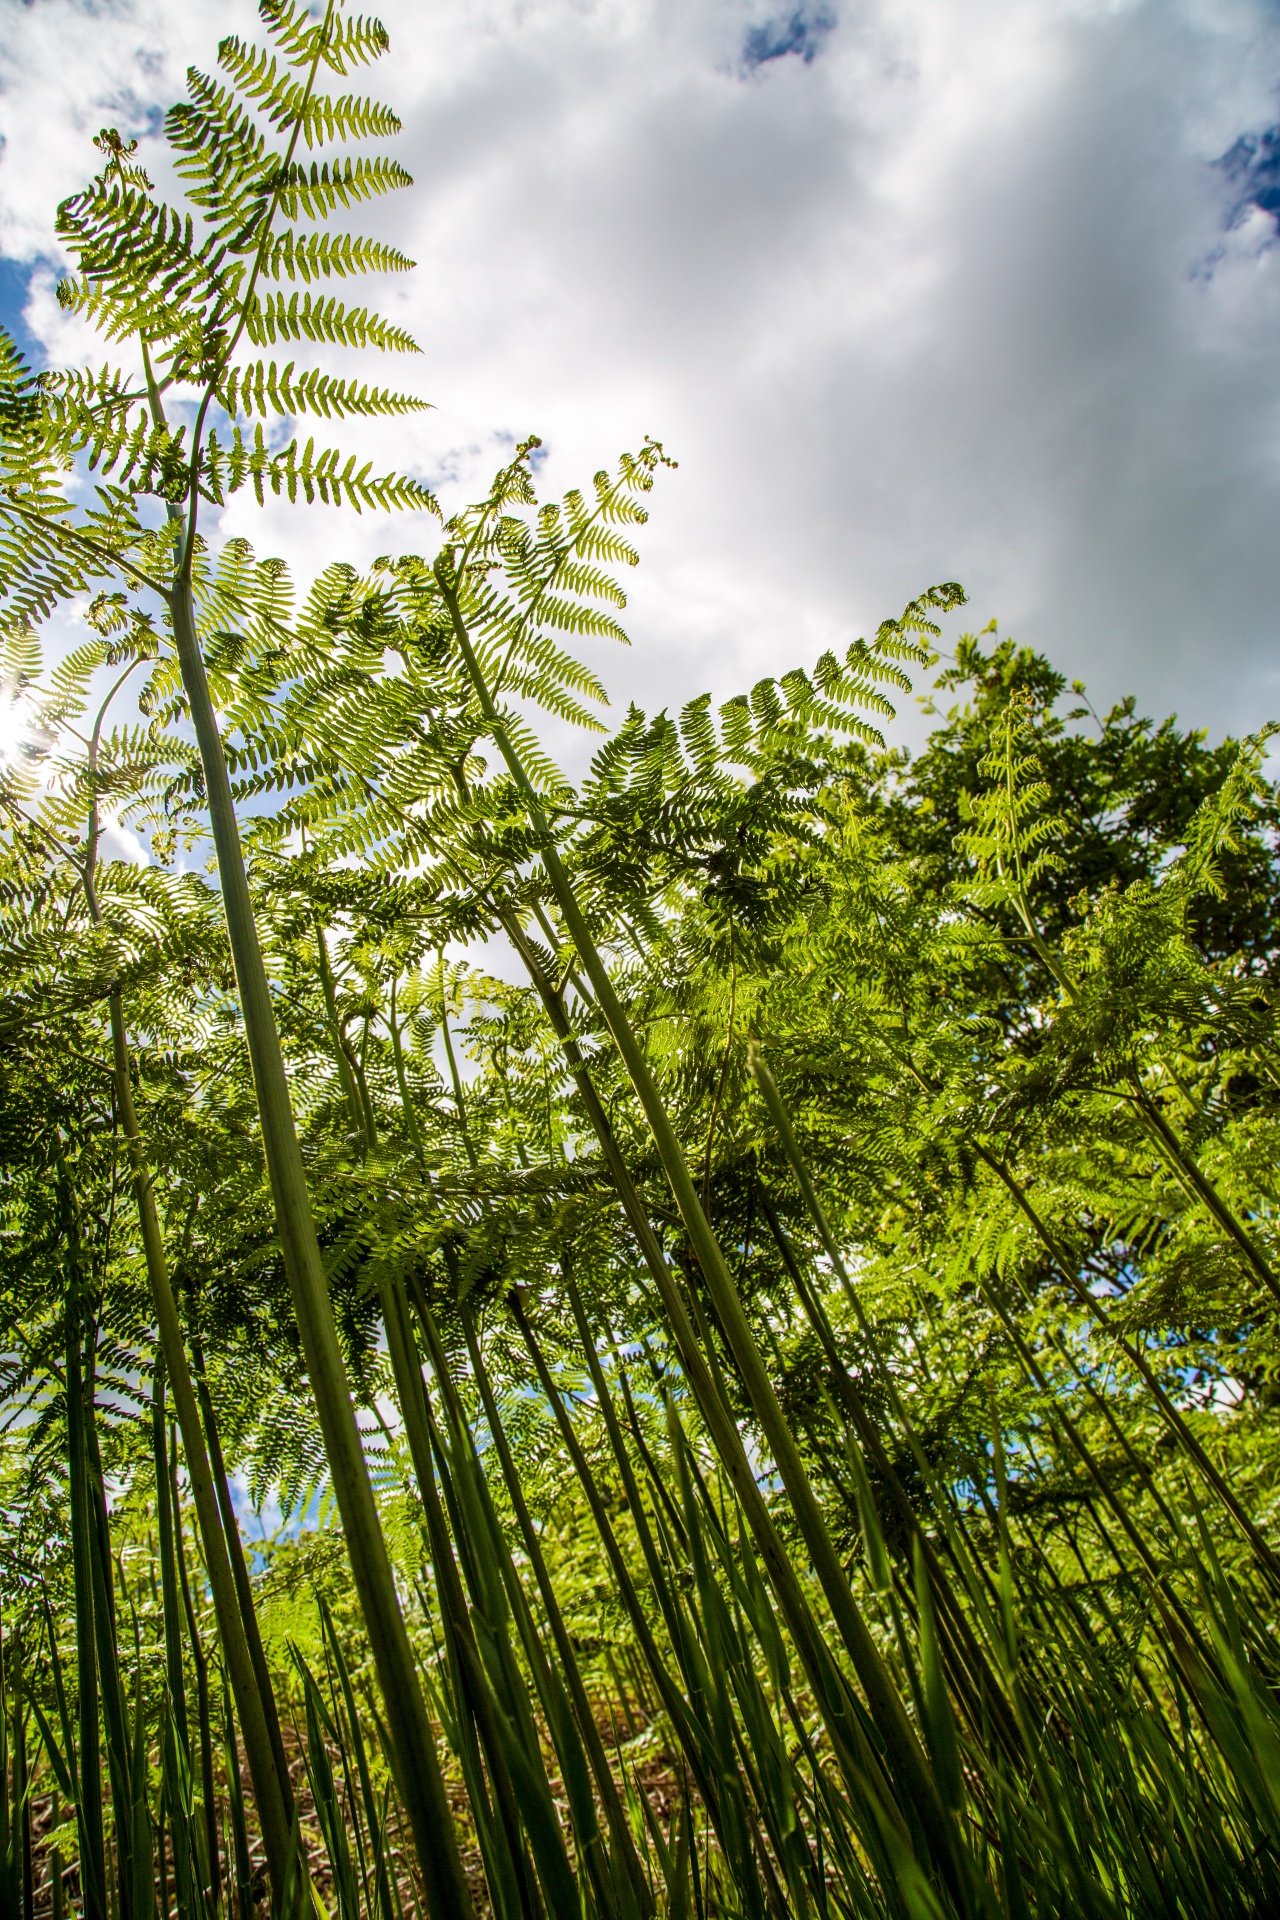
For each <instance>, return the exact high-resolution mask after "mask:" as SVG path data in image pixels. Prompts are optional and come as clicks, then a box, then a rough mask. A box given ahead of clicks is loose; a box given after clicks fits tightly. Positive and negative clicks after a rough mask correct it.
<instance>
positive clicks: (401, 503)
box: [201, 426, 439, 513]
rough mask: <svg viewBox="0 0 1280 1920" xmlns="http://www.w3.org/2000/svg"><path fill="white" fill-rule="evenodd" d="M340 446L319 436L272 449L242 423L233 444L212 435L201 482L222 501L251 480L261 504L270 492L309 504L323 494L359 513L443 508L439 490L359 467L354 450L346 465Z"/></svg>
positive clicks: (330, 501) (329, 501) (325, 498)
mask: <svg viewBox="0 0 1280 1920" xmlns="http://www.w3.org/2000/svg"><path fill="white" fill-rule="evenodd" d="M341 462H342V455H341V453H340V452H338V451H337V450H336V449H335V448H327V449H323V450H321V451H320V452H317V451H316V444H315V441H314V440H308V441H307V443H306V445H305V446H304V447H300V445H299V442H298V441H296V440H291V441H290V442H289V444H288V446H287V447H284V448H282V449H281V450H280V451H279V452H276V453H273V452H272V451H271V450H270V449H269V448H268V446H267V443H266V441H265V439H264V438H263V433H262V428H261V426H258V427H256V428H255V430H254V439H253V443H252V445H250V444H249V443H248V442H247V441H246V440H245V438H244V435H243V434H242V432H241V431H240V429H239V428H238V427H237V428H236V429H235V433H234V436H233V439H232V443H231V446H230V447H223V446H222V445H221V443H220V442H219V441H218V439H217V437H216V435H214V434H210V436H209V440H208V444H207V448H206V457H205V460H204V463H203V467H202V472H201V486H202V489H203V490H204V491H206V492H207V493H208V496H209V498H210V499H211V500H214V501H216V502H218V503H219V504H220V503H221V502H222V501H223V500H224V499H225V498H226V496H227V495H228V494H232V493H236V492H238V491H239V490H240V488H241V487H243V486H245V485H246V484H251V485H252V487H253V491H254V495H255V497H256V499H257V501H258V504H259V506H261V505H262V504H263V503H264V502H265V500H266V496H267V493H268V491H269V492H271V493H272V494H275V495H277V496H279V495H283V496H284V497H285V498H286V499H288V500H290V501H296V500H297V499H298V497H299V495H301V497H302V498H303V499H304V500H305V501H306V502H307V503H308V505H310V504H311V503H312V502H313V501H315V500H317V499H319V500H322V501H324V502H325V503H326V505H330V506H343V505H346V506H351V507H354V508H355V510H356V512H357V513H359V512H360V511H361V510H362V508H364V507H373V508H377V509H380V510H382V511H384V512H387V511H390V510H391V509H392V508H393V507H412V508H418V509H424V510H425V511H426V512H428V513H438V511H439V509H438V507H437V504H436V499H435V495H434V494H433V493H432V492H431V490H430V488H428V487H425V486H423V484H422V482H421V481H419V480H411V479H409V478H408V477H407V476H406V475H404V474H394V473H389V474H379V475H375V474H374V473H373V472H372V462H371V461H366V462H365V464H364V465H363V466H362V467H357V465H356V457H355V455H354V454H351V455H349V456H348V458H347V460H346V463H345V465H343V464H340V463H341Z"/></svg>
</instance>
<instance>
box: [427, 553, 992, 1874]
mask: <svg viewBox="0 0 1280 1920" xmlns="http://www.w3.org/2000/svg"><path fill="white" fill-rule="evenodd" d="M437 579H438V580H439V583H440V587H441V592H442V594H443V597H444V600H445V604H446V606H447V608H448V610H449V614H450V619H451V624H452V627H453V632H454V638H455V640H456V641H457V645H458V650H459V653H460V654H461V656H462V659H463V663H464V665H465V668H466V672H467V675H468V678H469V679H470V680H471V683H472V686H473V687H474V689H475V692H476V695H477V698H478V700H479V702H480V706H481V709H482V711H483V713H484V717H485V720H486V722H487V724H488V727H489V730H490V733H491V736H492V738H493V740H494V742H495V744H496V746H497V748H498V751H499V752H500V753H501V755H502V757H503V760H504V761H505V762H506V765H507V768H508V771H509V772H510V774H511V776H512V778H513V780H514V781H515V782H516V785H517V787H518V788H519V789H520V791H521V792H522V794H523V796H524V799H525V803H526V805H527V807H528V810H529V816H530V821H531V824H532V826H533V828H534V831H535V833H536V834H537V835H538V840H539V848H540V853H541V857H542V861H543V865H544V868H545V870H546V874H547V878H548V880H549V881H550V883H551V889H552V892H553V893H554V895H555V898H556V904H557V906H558V908H559V910H560V914H561V916H562V918H563V920H564V923H565V927H566V929H567V931H568V933H569V937H570V939H571V940H572V942H573V945H574V947H575V949H576V950H577V953H578V957H579V959H580V960H581V962H582V966H583V970H584V972H585V974H586V976H587V980H588V982H589V984H590V986H591V991H592V994H593V996H594V998H595V1002H596V1005H597V1006H598V1007H599V1009H600V1012H601V1014H602V1015H603V1017H604V1021H605V1024H606V1026H607V1027H608V1029H609V1032H610V1035H611V1036H612V1038H613V1042H614V1045H615V1047H616V1048H617V1050H618V1053H619V1055H620V1056H621V1059H622V1062H623V1065H624V1067H625V1068H626V1071H627V1076H628V1078H629V1079H630V1081H631V1084H632V1087H633V1089H634V1091H635V1093H636V1096H637V1098H638V1099H639V1101H640V1105H641V1108H642V1110H643V1112H644V1116H645V1119H646V1121H647V1123H648V1126H649V1131H650V1133H651V1135H652V1136H653V1141H654V1145H655V1146H656V1148H657V1150H658V1157H659V1159H660V1160H661V1162H662V1167H663V1171H664V1173H665V1174H666V1177H667V1181H668V1184H669V1185H670V1187H671V1191H672V1194H673V1197H674V1199H675V1202H676V1206H677V1208H678V1210H679V1213H680V1217H681V1219H682V1221H683V1222H684V1227H685V1231H686V1233H687V1234H688V1236H689V1240H690V1243H691V1245H692V1247H693V1250H694V1254H695V1256H696V1258H697V1261H698V1265H699V1266H700V1267H701V1269H702V1272H703V1276H704V1278H705V1279H706V1282H707V1287H708V1290H709V1292H710V1295H711V1299H712V1302H713V1304H714V1306H715V1309H716V1312H717V1314H718V1316H719V1318H720V1322H721V1325H722V1327H723V1328H724V1331H725V1335H726V1339H727V1340H728V1343H729V1347H730V1351H731V1352H732V1353H733V1356H734V1360H735V1362H736V1364H737V1366H738V1370H739V1373H740V1376H741V1378H742V1381H743V1384H744V1386H745V1388H746V1390H747V1394H748V1397H749V1399H750V1401H751V1406H752V1410H753V1412H754V1413H755V1416H756V1419H757V1420H758V1421H759V1423H760V1428H761V1431H762V1433H763V1435H764V1438H765V1441H766V1444H767V1446H768V1448H769V1451H770V1453H771V1454H772V1455H773V1458H774V1461H775V1463H776V1465H777V1468H778V1471H779V1473H780V1475H781V1477H782V1480H783V1484H784V1486H785V1487H786V1489H787V1493H788V1495H789V1497H790V1500H791V1505H792V1512H793V1515H794V1518H795V1520H796V1522H797V1524H798V1525H799V1527H800V1531H801V1533H802V1535H803V1537H804V1542H805V1545H806V1547H807V1549H808V1551H809V1554H810V1557H811V1559H812V1561H813V1565H814V1570H815V1572H816V1573H817V1575H818V1579H819V1581H820V1583H821V1586H822V1590H823V1593H824V1594H825V1595H826V1599H827V1604H828V1605H829V1606H830V1608H831V1611H832V1614H833V1616H834V1618H835V1621H836V1624H837V1627H838V1630H839V1633H840V1637H841V1640H842V1641H843V1643H844V1645H845V1648H846V1650H847V1651H848V1653H849V1656H850V1659H851V1660H852V1661H853V1664H854V1668H855V1671H856V1672H857V1675H858V1679H859V1681H860V1682H861V1685H862V1687H863V1690H864V1692H865V1693H866V1695H867V1700H868V1703H869V1705H870V1709H871V1714H872V1718H873V1719H874V1721H875V1723H876V1726H877V1728H878V1730H879V1732H880V1735H881V1738H882V1739H883V1740H884V1743H885V1748H886V1751H887V1755H888V1758H889V1762H890V1766H891V1768H892V1770H893V1772H894V1774H895V1775H896V1776H897V1778H898V1780H899V1782H900V1785H901V1787H902V1790H903V1791H904V1793H905V1795H906V1797H907V1799H908V1800H909V1802H910V1803H911V1805H912V1806H913V1808H914V1810H915V1813H916V1816H917V1818H918V1820H919V1822H920V1826H921V1828H922V1830H923V1832H924V1834H925V1836H926V1839H927V1844H928V1849H929V1853H930V1855H931V1856H932V1858H933V1861H934V1864H935V1866H936V1867H937V1870H938V1872H939V1873H940V1875H941V1876H942V1878H943V1880H944V1881H945V1882H946V1883H947V1884H948V1885H949V1886H950V1888H951V1889H952V1891H953V1894H955V1895H956V1896H957V1897H958V1898H959V1899H960V1900H961V1903H962V1905H963V1903H964V1896H963V1893H962V1891H961V1888H962V1875H961V1871H960V1868H959V1865H958V1861H957V1858H956V1852H955V1846H954V1841H953V1835H952V1831H951V1826H950V1822H949V1819H948V1816H947V1814H946V1812H945V1810H944V1808H943V1805H942V1801H941V1799H940V1797H939V1795H938V1791H937V1788H936V1785H935V1783H934V1780H933V1778H932V1775H931V1772H930V1769H929V1765H928V1761H927V1760H926V1758H925V1755H924V1753H923V1751H922V1749H921V1747H920V1744H919V1741H918V1740H917V1738H916V1735H915V1733H914V1731H913V1729H912V1726H911V1723H910V1721H909V1720H908V1718H907V1715H906V1712H905V1710H904V1708H903V1705H902V1700H901V1698H900V1696H899V1694H898V1692H897V1689H896V1688H895V1686H894V1684H893V1681H892V1679H891V1678H890V1675H889V1672H888V1669H887V1668H886V1666H885V1664H884V1661H883V1660H882V1658H881V1656H880V1652H879V1649H878V1648H877V1647H876V1645H875V1642H874V1640H873V1639H872V1637H871V1634H870V1632H869V1631H868V1629H867V1625H866V1622H865V1621H864V1620H863V1618H862V1615H861V1613H860V1612H859V1610H858V1605H857V1602H856V1601H855V1599H854V1597H853V1592H852V1589H851V1587H850V1585H849V1582H848V1580H847V1578H846V1576H845V1572H844V1569H843V1567H842V1566H841V1564H840V1560H839V1556H838V1555H837V1553H836V1550H835V1547H834V1545H833V1543H832V1540H831V1536H830V1534H829V1533H828V1531H827V1526H826V1522H825V1520H824V1519H823V1516H822V1510H821V1508H820V1507H819V1505H818V1501H817V1498H816V1496H815V1494H814V1491H813V1488H812V1486H811V1485H810V1482H809V1477H808V1474H807V1473H806V1471H805V1468H804V1463H803V1461H802V1460H801V1458H800V1452H799V1449H798V1447H797V1446H796V1442H795V1438H794V1436H793V1434H792V1432H791V1429H790V1427H789V1426H788V1424H787V1421H786V1418H785V1416H784V1414H783V1412H782V1409H781V1407H780V1406H779V1404H778V1399H777V1396H776V1394H775V1393H774V1390H773V1385H772V1383H771V1381H770V1380H769V1377H768V1374H767V1372H766V1371H765V1367H764V1364H763V1361H762V1360H761V1357H760V1351H759V1348H758V1347H757V1345H756V1341H755V1336H754V1335H753V1333H752V1331H751V1328H750V1324H749V1323H748V1321H747V1317H746V1315H745V1313H744V1312H743V1310H742V1303H741V1301H740V1300H739V1299H738V1295H737V1289H736V1288H735V1286H734V1283H733V1278H732V1275H731V1274H730V1272H729V1269H728V1266H727V1264H726V1262H725V1258H724V1255H723V1253H722V1252H721V1249H720V1245H719V1242H718V1241H717V1239H716V1237H715V1234H714V1233H713V1232H712V1230H711V1228H710V1226H709V1225H708V1223H707V1218H706V1215H705V1214H704V1212H703V1210H702V1206H701V1203H700V1201H699V1199H698V1194H697V1189H696V1187H695V1185H694V1182H693V1179H692V1176H691V1174H690V1172H689V1167H688V1164H687V1162H686V1160H685V1156H684V1153H683V1150H682V1148H681V1146H680V1143H679V1140H678V1139H677V1137H676V1132H675V1128H674V1127H673V1126H672V1124H671V1119H670V1116H669V1114H668V1113H667V1110H666V1106H665V1104H664V1102H663V1100H662V1097H661V1095H660V1093H659V1092H658V1088H657V1085H656V1083H655V1081H654V1079H653V1076H652V1074H651V1072H650V1070H649V1064H648V1061H647V1060H646V1059H645V1057H644V1053H643V1050H642V1049H641V1047H640V1044H639V1041H638V1040H637V1038H636V1035H635V1033H634V1031H633V1029H632V1027H631V1024H630V1022H629V1020H628V1019H627V1016H626V1013H625V1011H624V1010H623V1007H622V1003H621V1001H620V1000H619V999H618V996H617V994H616V993H615V991H614V988H613V983H612V981H611V980H610V978H609V974H608V970H607V969H606V967H605V965H604V961H603V959H602V957H601V954H600V951H599V948H598V947H597V945H596V942H595V940H594V938H593V936H592V934H591V930H590V928H589V927H588V925H587V922H586V918H585V916H584V914H583V912H582V909H581V907H580V905H579V903H578V898H577V894H576V892H575V891H574V888H573V885H572V883H571V881H570V879H569V876H568V873H567V872H566V870H565V867H564V864H563V862H562V861H561V859H560V855H559V851H558V849H557V847H556V844H555V840H554V837H553V835H552V833H551V829H550V826H549V823H548V821H547V818H546V815H545V813H544V811H543V809H542V806H541V803H540V801H539V798H538V794H537V790H536V788H535V787H534V785H533V782H532V780H531V779H530V778H529V775H528V773H527V771H526V769H525V766H524V763H523V761H522V760H521V759H520V756H519V754H518V753H517V752H516V750H515V748H514V746H513V744H512V742H511V740H510V737H509V735H508V733H507V730H506V728H505V726H504V725H503V722H502V717H501V715H500V714H499V712H498V710H497V708H496V706H495V705H494V702H493V699H492V697H491V695H490V693H489V690H488V687H487V685H486V683H485V679H484V675H483V673H482V671H481V668H480V664H479V661H478V660H477V658H476V654H475V650H474V648H473V647H472V644H471V637H470V634H469V633H468V631H467V627H466V623H465V621H464V620H463V617H462V611H461V608H460V606H459V603H458V596H457V592H456V589H455V586H454V584H453V582H452V580H451V579H450V578H449V577H448V570H447V565H445V564H441V563H437ZM661 1268H662V1272H663V1276H664V1279H663V1282H662V1283H660V1284H661V1285H662V1289H663V1303H664V1306H667V1310H668V1313H671V1312H672V1306H673V1305H674V1302H675V1301H677V1300H678V1294H677V1293H676V1290H675V1288H674V1287H673V1286H671V1284H670V1276H669V1274H668V1272H667V1268H666V1263H665V1261H662V1262H661ZM679 1319H680V1320H681V1321H683V1322H684V1325H685V1327H686V1328H688V1319H687V1316H686V1315H685V1313H684V1309H683V1304H682V1303H681V1305H680V1307H679ZM675 1324H676V1322H675V1320H674V1317H673V1325H675ZM680 1346H681V1356H682V1358H686V1340H681V1341H680ZM687 1354H688V1364H690V1365H691V1366H692V1367H693V1368H695V1369H696V1371H697V1372H698V1373H700V1374H702V1375H703V1376H705V1373H706V1369H705V1363H703V1362H702V1355H701V1350H700V1349H699V1348H698V1344H697V1341H696V1339H695V1338H694V1336H693V1333H692V1329H691V1328H688V1333H687ZM694 1354H696V1355H697V1359H696V1360H694V1359H693V1356H694ZM703 1391H705V1393H706V1399H707V1405H706V1408H705V1409H704V1411H705V1413H706V1416H707V1417H708V1423H709V1425H710V1427H711V1431H712V1435H713V1438H714V1439H715V1442H716V1446H717V1450H718V1451H719V1452H720V1453H721V1456H722V1458H723V1459H724V1461H725V1464H726V1467H727V1469H728V1471H729V1473H730V1477H731V1480H732V1481H733V1483H734V1485H735V1489H736V1490H737V1491H738V1493H739V1498H740V1499H741V1500H742V1503H743V1507H744V1509H745V1511H746V1512H747V1514H748V1518H749V1521H750V1524H751V1526H752V1531H753V1532H754V1533H756V1535H757V1539H758V1541H759V1544H760V1548H761V1553H762V1557H763V1558H764V1560H765V1564H766V1566H767V1567H768V1569H769V1576H770V1580H771V1582H772V1583H773V1585H774V1587H775V1591H776V1592H777V1594H778V1597H779V1601H780V1603H781V1605H782V1607H783V1611H784V1613H785V1614H786V1616H787V1621H788V1625H789V1626H790V1627H791V1630H792V1633H793V1636H794V1637H795V1640H796V1645H797V1649H798V1650H799V1651H800V1653H801V1657H802V1658H803V1659H804V1661H805V1665H806V1667H807V1668H808V1670H809V1672H810V1677H811V1679H812V1680H813V1682H814V1686H815V1694H816V1696H817V1698H818V1699H819V1700H820V1701H825V1708H824V1717H825V1718H826V1719H827V1723H828V1727H829V1729H830V1731H831V1732H832V1735H833V1738H836V1739H837V1740H840V1739H841V1736H842V1734H843V1740H842V1744H844V1745H845V1751H846V1756H847V1758H848V1759H849V1760H850V1761H851V1762H852V1763H853V1764H854V1766H855V1768H856V1769H857V1770H858V1771H865V1769H866V1765H867V1763H868V1762H869V1761H870V1755H869V1754H866V1753H864V1752H859V1751H858V1750H859V1748H861V1747H862V1744H863V1743H862V1741H861V1736H856V1737H854V1736H853V1735H852V1727H853V1722H852V1720H851V1719H849V1718H848V1717H847V1715H846V1713H845V1712H844V1711H843V1710H842V1706H841V1703H840V1698H839V1690H838V1689H837V1691H836V1692H835V1693H834V1694H833V1692H832V1690H831V1679H832V1678H833V1677H834V1673H833V1671H831V1670H829V1669H828V1658H827V1656H826V1650H825V1648H824V1647H823V1646H822V1645H821V1643H820V1642H817V1643H815V1635H816V1624H815V1622H814V1621H813V1617H812V1614H811V1613H810V1610H809V1607H808V1603H807V1601H806V1600H805V1598H804V1595H803V1592H802V1590H801V1588H800V1584H799V1581H798V1580H797V1578H796V1574H795V1570H794V1568H793V1567H792V1565H791V1562H790V1559H789V1557H788V1556H787V1553H786V1550H785V1548H784V1547H783V1544H782V1541H781V1539H780V1538H779V1536H778V1533H777V1530H776V1528H775V1527H774V1525H773V1522H772V1520H771V1519H770V1518H769V1515H768V1512H767V1509H766V1507H765V1504H764V1500H763V1498H762V1496H761V1494H760V1490H759V1487H758V1486H757V1485H756V1481H755V1475H754V1473H753V1472H752V1471H751V1467H750V1463H749V1462H748V1460H747V1457H746V1451H745V1449H744V1447H743V1444H742V1436H741V1435H740V1433H739V1432H738V1430H737V1427H736V1425H735V1424H734V1422H733V1420H732V1417H731V1416H730V1414H729V1412H728V1409H727V1408H726V1407H725V1406H724V1405H723V1402H722V1401H721V1398H720V1396H719V1394H718V1393H716V1392H715V1391H714V1388H712V1387H711V1386H710V1382H709V1381H708V1382H707V1385H706V1387H705V1388H704V1389H703ZM695 1392H698V1387H697V1386H696V1385H695ZM702 1398H703V1393H702V1392H699V1400H700V1402H701V1400H702ZM851 1740H852V1745H850V1744H848V1743H849V1742H850V1741H851ZM855 1754H856V1755H857V1758H856V1760H855V1759H854V1755H855ZM870 1764H871V1774H870V1777H871V1778H874V1777H875V1767H874V1762H871V1763H870Z"/></svg>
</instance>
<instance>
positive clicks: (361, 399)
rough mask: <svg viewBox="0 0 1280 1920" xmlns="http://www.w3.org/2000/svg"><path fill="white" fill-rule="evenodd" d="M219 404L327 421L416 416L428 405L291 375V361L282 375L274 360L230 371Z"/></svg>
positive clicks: (312, 372) (231, 409)
mask: <svg viewBox="0 0 1280 1920" xmlns="http://www.w3.org/2000/svg"><path fill="white" fill-rule="evenodd" d="M218 399H219V401H220V402H221V404H222V405H223V406H224V407H225V408H226V410H227V412H228V413H229V414H236V413H246V414H253V413H261V414H267V413H277V414H297V413H319V414H323V416H324V417H325V419H326V420H329V419H335V418H337V419H341V418H343V417H344V416H346V415H350V414H398V413H419V412H422V411H424V410H425V409H427V408H429V407H430V405H431V403H430V401H429V400H419V399H417V398H416V397H415V396H414V395H412V394H405V393H393V392H391V391H390V390H389V389H388V388H386V387H369V386H365V385H363V384H361V383H358V382H357V381H354V380H337V379H334V377H333V376H332V375H331V374H327V373H320V372H318V371H317V370H316V369H315V368H309V369H308V370H307V371H306V372H304V373H295V372H294V367H293V362H292V361H290V362H289V364H288V366H286V367H285V368H284V369H283V370H279V369H277V367H276V364H275V362H274V361H270V362H268V361H265V360H256V361H253V362H251V363H250V364H249V365H248V366H243V367H233V368H232V369H231V371H230V373H229V374H228V376H227V378H226V380H225V382H224V383H223V385H222V386H220V387H219V389H218Z"/></svg>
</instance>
